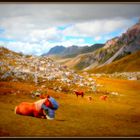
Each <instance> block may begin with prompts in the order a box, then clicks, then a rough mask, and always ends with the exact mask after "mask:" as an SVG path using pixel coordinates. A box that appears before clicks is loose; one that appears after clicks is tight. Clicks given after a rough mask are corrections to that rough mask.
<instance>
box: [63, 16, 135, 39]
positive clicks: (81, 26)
mask: <svg viewBox="0 0 140 140" xmlns="http://www.w3.org/2000/svg"><path fill="white" fill-rule="evenodd" d="M133 24H134V23H133V21H132V20H128V19H118V18H115V19H111V20H108V19H106V20H95V21H90V22H83V23H77V24H75V25H73V26H71V27H69V28H67V29H66V30H64V31H63V34H64V35H67V36H87V37H95V38H97V36H101V35H105V34H109V33H111V32H113V31H116V30H118V29H124V30H126V29H127V28H129V27H130V26H132V25H133Z"/></svg>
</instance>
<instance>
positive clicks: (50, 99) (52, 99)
mask: <svg viewBox="0 0 140 140" xmlns="http://www.w3.org/2000/svg"><path fill="white" fill-rule="evenodd" d="M48 100H49V101H50V102H51V103H52V105H53V109H54V110H57V109H58V107H59V105H58V103H57V102H56V100H55V99H54V98H53V97H50V98H48Z"/></svg>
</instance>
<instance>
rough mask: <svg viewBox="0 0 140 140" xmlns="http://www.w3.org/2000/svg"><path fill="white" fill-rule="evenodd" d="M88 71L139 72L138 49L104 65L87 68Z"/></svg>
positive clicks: (139, 56)
mask: <svg viewBox="0 0 140 140" xmlns="http://www.w3.org/2000/svg"><path fill="white" fill-rule="evenodd" d="M89 72H90V73H108V74H110V73H115V72H140V51H137V52H135V53H133V54H131V55H128V56H126V57H123V58H122V59H119V60H117V61H114V62H112V63H110V64H107V65H105V66H102V67H99V68H94V69H90V70H89Z"/></svg>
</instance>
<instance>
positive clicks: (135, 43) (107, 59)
mask: <svg viewBox="0 0 140 140" xmlns="http://www.w3.org/2000/svg"><path fill="white" fill-rule="evenodd" d="M139 50H140V22H139V23H137V24H135V25H134V26H132V27H131V28H129V29H128V30H127V31H126V32H125V33H123V34H122V35H121V36H120V37H115V38H113V39H110V40H108V41H107V42H106V44H105V45H104V46H103V47H102V48H99V49H97V50H95V51H93V52H91V53H86V54H83V55H79V56H76V57H75V58H73V59H70V60H69V61H66V63H65V65H67V66H70V67H72V68H75V69H76V70H89V69H93V68H97V67H101V66H104V65H106V64H110V63H111V62H114V61H116V60H119V59H121V58H123V57H125V56H127V55H130V54H132V53H135V52H136V51H139ZM75 60H76V61H75ZM73 62H74V63H73Z"/></svg>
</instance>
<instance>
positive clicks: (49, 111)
mask: <svg viewBox="0 0 140 140" xmlns="http://www.w3.org/2000/svg"><path fill="white" fill-rule="evenodd" d="M48 100H49V101H50V102H51V103H52V106H53V108H50V107H47V106H46V105H45V104H42V106H41V108H42V109H44V110H45V113H46V114H47V115H48V116H49V117H50V118H54V117H55V110H57V109H58V107H59V105H58V103H57V102H56V100H55V99H54V98H53V97H50V98H48Z"/></svg>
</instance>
